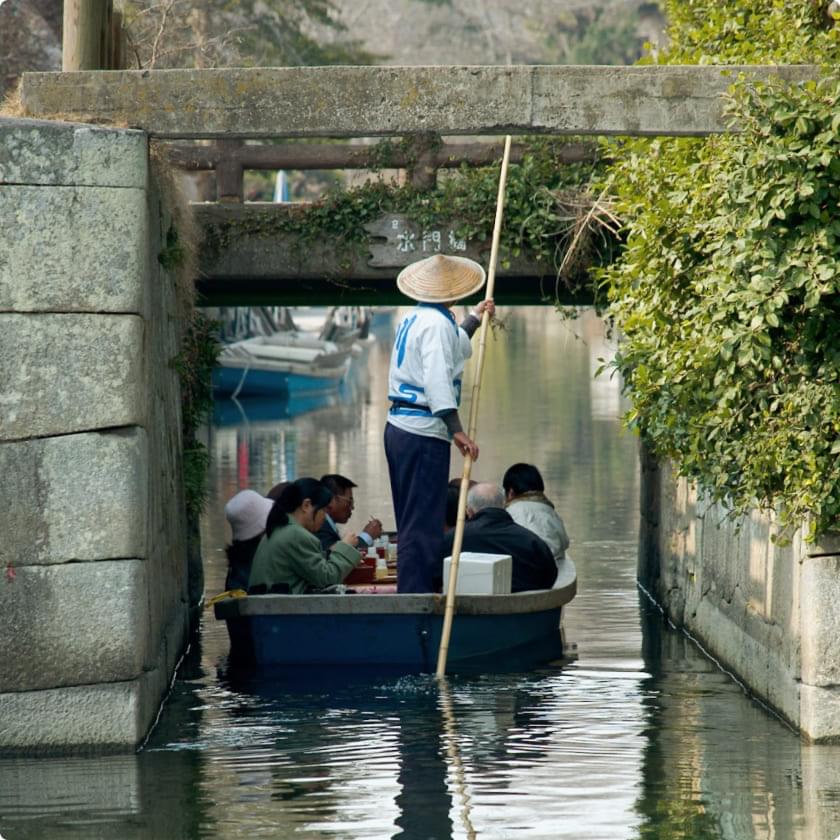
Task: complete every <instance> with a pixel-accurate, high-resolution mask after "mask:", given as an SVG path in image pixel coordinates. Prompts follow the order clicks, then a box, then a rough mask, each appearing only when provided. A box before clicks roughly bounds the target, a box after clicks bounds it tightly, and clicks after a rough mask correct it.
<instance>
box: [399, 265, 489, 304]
mask: <svg viewBox="0 0 840 840" xmlns="http://www.w3.org/2000/svg"><path fill="white" fill-rule="evenodd" d="M486 279H487V277H486V274H485V272H484V268H483V267H482V266H481V265H480V264H479V263H477V262H476V261H475V260H471V259H468V258H467V257H454V256H448V255H443V254H436V255H435V256H434V257H428V258H427V259H425V260H419V261H418V262H415V263H411V265H407V266H406V267H405V268H404V269H403V270H402V271H401V272H400V273H399V274H398V275H397V288H398V289H399V290H400V291H401V292H402V293H403V294H404V295H405V296H406V297H410V298H411V299H412V300H416V301H418V302H419V303H449V302H451V301H455V300H461V299H462V298H465V297H469V296H470V295H472V294H475V292H477V291H478V290H479V289H480V288H481V287H482V286H483V285H484V283H485V280H486Z"/></svg>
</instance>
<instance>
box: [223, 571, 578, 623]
mask: <svg viewBox="0 0 840 840" xmlns="http://www.w3.org/2000/svg"><path fill="white" fill-rule="evenodd" d="M576 593H577V577H576V576H572V577H571V579H570V580H567V581H564V582H562V583H561V585H560V586H555V588H553V589H540V590H532V591H528V592H514V593H511V594H509V595H459V596H458V597H457V598H456V600H455V611H456V613H457V614H459V615H487V616H493V615H516V614H520V615H525V614H528V613H537V612H546V611H548V610H556V609H560V608H561V607H563V606H565V605H566V604H568V603H569V602H570V601H571V600H572V599H573V598H574V597H575V594H576ZM445 607H446V597H445V596H444V595H441V594H438V593H429V594H406V595H401V594H398V593H359V594H353V595H348V594H344V595H248V596H246V597H243V598H230V599H226V600H224V601H219V602H218V603H216V604H215V605H214V611H215V616H216V618H218V619H231V618H242V617H245V616H257V615H259V616H262V615H278V616H282V615H388V614H391V615H424V614H426V615H443V613H444V611H445Z"/></svg>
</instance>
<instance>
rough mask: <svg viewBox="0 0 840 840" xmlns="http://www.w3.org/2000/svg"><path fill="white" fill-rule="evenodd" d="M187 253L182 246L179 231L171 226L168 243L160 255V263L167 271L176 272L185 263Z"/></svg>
mask: <svg viewBox="0 0 840 840" xmlns="http://www.w3.org/2000/svg"><path fill="white" fill-rule="evenodd" d="M185 257H186V253H185V251H184V246H183V245H182V244H181V240H180V237H179V236H178V231H177V230H176V229H175V226H174V225H170V226H169V229H168V230H167V231H166V241H165V242H164V244H163V247H162V248H161V249H160V253H159V254H158V262H159V263H160V265H161V267H162V268H164V269H165V270H166V271H176V270H177V269H178V268H179V267H180V266H181V265H183V263H184V259H185Z"/></svg>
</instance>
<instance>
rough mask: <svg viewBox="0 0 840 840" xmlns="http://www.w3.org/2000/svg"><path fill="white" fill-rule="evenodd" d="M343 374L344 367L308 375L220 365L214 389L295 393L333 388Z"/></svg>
mask: <svg viewBox="0 0 840 840" xmlns="http://www.w3.org/2000/svg"><path fill="white" fill-rule="evenodd" d="M243 374H244V377H243ZM343 378H344V372H343V371H341V372H337V373H336V374H335V375H330V376H306V375H304V374H299V373H290V372H287V371H269V370H257V369H254V368H251V369H249V370H246V369H245V368H237V367H217V368H215V369H214V370H213V390H214V391H217V392H218V393H221V394H232V393H234V392H235V391H236V390H237V388H239V393H240V394H241V395H242V396H252V397H271V396H295V395H298V394H307V393H313V392H316V391H326V390H331V389H333V388H335V387H337V386H338V385H339V384H340V383H341V380H342V379H343ZM240 383H241V387H240Z"/></svg>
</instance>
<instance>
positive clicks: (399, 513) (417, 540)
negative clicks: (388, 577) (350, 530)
mask: <svg viewBox="0 0 840 840" xmlns="http://www.w3.org/2000/svg"><path fill="white" fill-rule="evenodd" d="M450 446H451V445H450V444H449V442H448V441H443V440H440V439H439V438H431V437H424V436H423V435H413V434H411V433H410V432H404V431H403V430H402V429H398V428H397V427H396V426H393V425H391V424H390V423H387V424H386V426H385V455H386V457H387V458H388V472H389V474H390V477H391V497H392V499H393V501H394V513H395V514H396V517H397V539H398V543H397V591H398V592H434V591H436V590H437V589H439V588H440V585H441V578H442V575H443V571H442V569H443V566H442V563H441V554H440V552H441V546H442V542H443V526H444V522H445V519H446V485H447V483H448V481H449V453H450Z"/></svg>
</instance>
